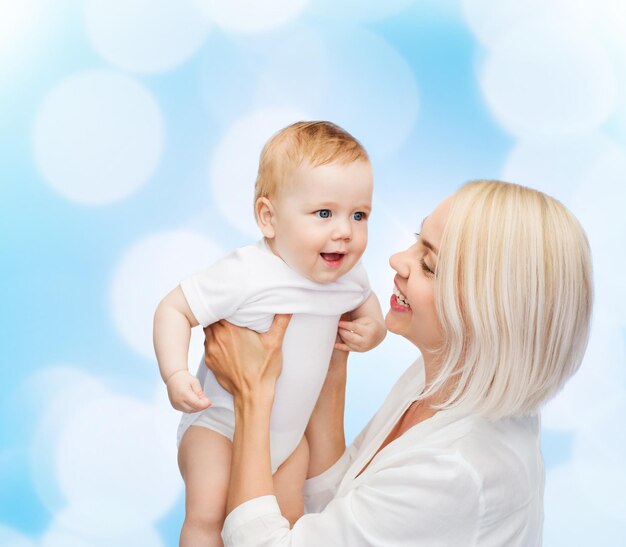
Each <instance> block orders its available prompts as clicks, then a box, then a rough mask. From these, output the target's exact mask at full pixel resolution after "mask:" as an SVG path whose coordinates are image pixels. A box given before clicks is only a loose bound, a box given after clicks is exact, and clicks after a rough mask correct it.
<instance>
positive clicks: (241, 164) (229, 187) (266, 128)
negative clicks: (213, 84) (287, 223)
mask: <svg viewBox="0 0 626 547" xmlns="http://www.w3.org/2000/svg"><path fill="white" fill-rule="evenodd" d="M307 119H310V118H309V116H308V115H307V114H305V113H303V112H299V111H297V110H294V109H290V108H268V109H262V110H258V111H256V112H253V113H252V114H250V115H248V116H246V117H244V118H241V119H239V120H238V121H237V122H235V123H234V124H232V125H231V126H230V127H229V128H228V130H227V131H226V133H225V134H224V135H223V136H222V138H221V139H220V141H219V142H218V144H217V146H216V147H215V149H214V151H213V153H212V154H211V159H210V186H211V192H212V194H213V197H214V198H215V204H216V205H217V207H218V209H219V210H220V212H221V213H222V215H223V216H224V219H225V220H226V221H227V222H228V223H229V224H231V225H233V226H235V227H236V228H238V229H239V230H241V231H242V232H243V233H245V234H248V235H250V236H251V237H254V238H256V239H258V238H259V237H260V232H259V229H258V227H257V225H256V221H255V219H254V210H253V204H254V183H255V181H256V176H257V171H258V164H259V155H260V153H261V150H262V148H263V145H264V144H265V142H266V141H267V140H268V139H269V138H270V137H271V136H272V135H273V134H274V133H276V132H277V131H278V130H279V129H282V128H283V127H285V126H287V125H289V124H291V123H294V122H297V121H301V120H307Z"/></svg>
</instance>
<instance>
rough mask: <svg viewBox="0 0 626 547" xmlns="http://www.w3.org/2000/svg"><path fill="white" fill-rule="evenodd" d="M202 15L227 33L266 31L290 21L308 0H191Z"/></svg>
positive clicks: (301, 11) (299, 12)
mask: <svg viewBox="0 0 626 547" xmlns="http://www.w3.org/2000/svg"><path fill="white" fill-rule="evenodd" d="M193 2H194V3H195V4H196V5H197V6H198V7H199V8H201V9H202V11H203V12H204V13H205V14H206V17H207V18H208V19H209V20H210V21H211V22H212V23H215V24H216V25H217V26H219V27H220V28H221V29H223V30H225V31H228V32H245V33H247V32H267V31H270V30H274V29H277V28H279V27H282V26H284V25H286V24H288V23H291V22H292V21H293V20H295V19H296V18H297V17H299V16H300V15H301V14H302V13H303V12H304V11H305V10H306V9H307V7H308V5H309V2H310V0H264V1H263V2H258V1H256V0H229V1H228V2H224V1H222V0H193Z"/></svg>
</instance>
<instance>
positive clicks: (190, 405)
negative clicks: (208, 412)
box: [165, 370, 211, 412]
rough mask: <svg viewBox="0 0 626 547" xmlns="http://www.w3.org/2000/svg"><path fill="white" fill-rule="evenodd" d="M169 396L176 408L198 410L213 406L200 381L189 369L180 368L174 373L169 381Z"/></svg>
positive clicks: (187, 410)
mask: <svg viewBox="0 0 626 547" xmlns="http://www.w3.org/2000/svg"><path fill="white" fill-rule="evenodd" d="M165 385H166V386H167V396H168V397H169V398H170V403H172V406H173V407H174V408H175V409H176V410H182V411H183V412H198V411H199V410H204V409H205V408H208V407H210V406H211V401H209V398H208V397H207V396H206V394H205V393H204V391H203V390H202V386H201V385H200V381H199V380H198V378H196V377H195V376H194V375H193V374H190V373H189V371H188V370H179V371H178V372H175V373H174V374H172V375H171V376H170V377H169V378H168V379H167V383H166V384H165Z"/></svg>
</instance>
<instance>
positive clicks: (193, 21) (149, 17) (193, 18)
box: [84, 0, 209, 73]
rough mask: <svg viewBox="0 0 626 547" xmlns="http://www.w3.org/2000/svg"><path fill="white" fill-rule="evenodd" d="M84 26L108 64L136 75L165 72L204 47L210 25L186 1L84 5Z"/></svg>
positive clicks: (108, 0)
mask: <svg viewBox="0 0 626 547" xmlns="http://www.w3.org/2000/svg"><path fill="white" fill-rule="evenodd" d="M84 8H85V25H86V27H87V34H88V36H89V38H90V39H91V42H92V43H93V45H94V47H95V48H96V50H97V51H98V53H100V55H102V57H104V58H105V59H106V60H107V61H108V62H110V63H111V64H113V65H115V66H117V67H119V68H122V69H124V70H130V71H134V72H140V73H153V72H160V71H164V70H168V69H171V68H174V67H176V66H177V65H179V64H181V63H183V62H184V61H186V60H187V59H188V58H189V57H191V56H192V55H193V54H194V53H195V52H196V51H197V50H198V49H199V48H200V47H201V46H202V44H203V43H204V40H205V38H206V35H207V32H208V29H209V24H208V22H207V20H206V18H205V17H203V16H202V14H201V13H200V11H199V10H198V8H197V7H196V6H195V5H194V4H193V2H192V1H191V0H86V2H85V5H84Z"/></svg>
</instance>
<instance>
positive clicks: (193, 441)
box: [178, 426, 232, 547]
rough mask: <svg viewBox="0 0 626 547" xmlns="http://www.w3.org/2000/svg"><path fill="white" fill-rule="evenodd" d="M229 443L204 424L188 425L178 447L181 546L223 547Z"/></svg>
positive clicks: (229, 454) (228, 476)
mask: <svg viewBox="0 0 626 547" xmlns="http://www.w3.org/2000/svg"><path fill="white" fill-rule="evenodd" d="M231 452H232V445H231V442H230V440H228V439H227V438H226V437H224V436H223V435H220V434H219V433H216V432H215V431H212V430H211V429H207V428H206V427H199V426H191V427H190V428H189V429H188V430H187V431H186V432H185V435H184V436H183V438H182V441H181V443H180V447H179V449H178V466H179V467H180V472H181V475H182V476H183V480H184V481H185V521H184V522H183V529H182V531H181V533H180V547H197V546H198V545H203V546H205V545H206V546H207V547H209V546H211V547H214V546H215V547H222V545H223V544H222V538H221V535H220V534H221V531H222V526H223V524H224V519H225V518H226V495H227V493H228V481H229V479H230V458H231Z"/></svg>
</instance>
